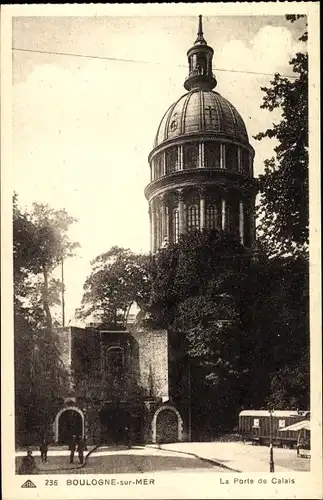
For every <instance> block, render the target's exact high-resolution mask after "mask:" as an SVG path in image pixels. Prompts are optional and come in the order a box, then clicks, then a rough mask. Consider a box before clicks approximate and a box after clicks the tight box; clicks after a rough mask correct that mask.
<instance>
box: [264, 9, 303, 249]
mask: <svg viewBox="0 0 323 500" xmlns="http://www.w3.org/2000/svg"><path fill="white" fill-rule="evenodd" d="M286 17H287V19H288V20H290V21H291V22H295V21H296V20H297V19H299V18H302V17H304V16H292V15H290V16H286ZM299 40H301V41H302V42H304V43H306V41H307V32H305V33H304V34H303V35H302V36H301V37H300V39H299ZM290 65H291V67H292V71H293V73H294V74H295V75H297V76H296V78H295V79H293V80H291V79H289V78H286V77H282V76H281V75H280V74H279V73H276V74H275V77H274V79H273V80H272V81H271V82H270V86H269V87H262V88H261V90H262V91H263V92H264V93H265V95H264V97H263V104H262V105H261V108H263V109H267V110H268V111H273V110H274V109H279V110H280V111H281V121H280V122H279V123H274V124H273V126H272V127H271V128H268V129H267V130H266V131H265V132H261V133H259V134H258V135H256V136H255V139H257V140H262V139H264V138H271V139H272V138H273V139H276V140H277V142H278V145H277V146H276V147H275V148H274V151H275V157H272V158H270V159H267V160H266V161H265V172H264V174H262V175H260V176H259V182H260V194H261V198H260V204H259V209H258V215H259V230H260V231H259V234H260V240H261V242H262V243H263V245H264V247H265V248H266V250H267V251H268V252H269V253H270V254H272V255H285V254H295V252H304V251H305V252H306V251H307V245H308V235H309V229H308V228H309V193H308V55H307V53H306V52H303V53H302V52H298V53H297V54H296V55H295V57H293V59H292V60H291V61H290Z"/></svg>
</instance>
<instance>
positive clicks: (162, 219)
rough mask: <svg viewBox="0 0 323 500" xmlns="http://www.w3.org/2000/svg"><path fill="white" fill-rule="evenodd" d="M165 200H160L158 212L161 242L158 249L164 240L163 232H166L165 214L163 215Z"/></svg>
mask: <svg viewBox="0 0 323 500" xmlns="http://www.w3.org/2000/svg"><path fill="white" fill-rule="evenodd" d="M165 209H166V206H165V198H161V210H160V216H161V221H160V222H161V237H160V239H161V241H160V243H159V247H161V246H162V245H163V243H164V240H165V232H166V231H165V230H166V214H165Z"/></svg>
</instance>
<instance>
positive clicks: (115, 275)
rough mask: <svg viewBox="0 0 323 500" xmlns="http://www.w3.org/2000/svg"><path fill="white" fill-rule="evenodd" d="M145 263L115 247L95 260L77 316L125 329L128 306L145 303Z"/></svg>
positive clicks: (128, 252) (146, 282)
mask: <svg viewBox="0 0 323 500" xmlns="http://www.w3.org/2000/svg"><path fill="white" fill-rule="evenodd" d="M147 263H148V257H146V256H144V255H136V254H134V253H133V252H131V251H130V250H129V249H124V248H120V247H117V246H114V247H112V248H111V249H110V250H109V251H108V252H105V253H103V254H101V255H99V256H98V257H96V258H95V259H94V260H93V261H92V262H91V265H92V272H91V274H90V276H89V277H88V278H87V279H86V281H85V284H84V295H83V298H82V305H81V308H80V309H79V310H78V311H77V316H78V317H79V318H80V319H83V320H84V319H87V318H93V319H96V320H99V321H100V323H101V324H103V325H105V326H106V327H111V326H113V328H116V327H119V328H122V329H124V328H126V323H127V318H128V315H129V311H130V308H131V306H132V305H133V304H134V303H137V304H139V305H140V304H141V303H142V302H143V301H146V300H147V299H146V294H147V291H148V280H149V275H148V273H147Z"/></svg>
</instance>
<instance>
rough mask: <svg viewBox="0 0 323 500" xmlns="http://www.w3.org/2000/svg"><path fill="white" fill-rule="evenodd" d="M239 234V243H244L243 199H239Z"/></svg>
mask: <svg viewBox="0 0 323 500" xmlns="http://www.w3.org/2000/svg"><path fill="white" fill-rule="evenodd" d="M239 236H240V242H241V245H243V244H244V206H243V201H242V200H240V201H239Z"/></svg>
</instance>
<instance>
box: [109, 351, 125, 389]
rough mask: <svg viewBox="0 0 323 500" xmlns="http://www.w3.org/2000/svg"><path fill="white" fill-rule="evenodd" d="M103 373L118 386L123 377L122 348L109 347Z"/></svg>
mask: <svg viewBox="0 0 323 500" xmlns="http://www.w3.org/2000/svg"><path fill="white" fill-rule="evenodd" d="M105 372H106V374H107V376H108V377H109V378H110V379H111V382H112V383H113V384H114V385H119V384H120V383H121V381H122V379H123V375H124V352H123V349H122V347H118V346H115V347H109V349H107V351H106V356H105Z"/></svg>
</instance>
